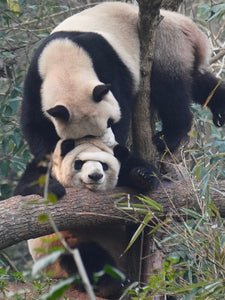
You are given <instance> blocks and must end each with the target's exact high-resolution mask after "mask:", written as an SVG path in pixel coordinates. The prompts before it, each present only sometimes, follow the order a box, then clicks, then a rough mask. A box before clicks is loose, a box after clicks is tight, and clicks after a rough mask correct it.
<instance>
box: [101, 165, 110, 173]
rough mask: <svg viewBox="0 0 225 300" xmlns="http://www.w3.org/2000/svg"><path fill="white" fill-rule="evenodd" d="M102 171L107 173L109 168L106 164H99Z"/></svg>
mask: <svg viewBox="0 0 225 300" xmlns="http://www.w3.org/2000/svg"><path fill="white" fill-rule="evenodd" d="M101 164H102V168H103V170H104V171H107V170H108V168H109V166H108V165H107V164H106V163H101Z"/></svg>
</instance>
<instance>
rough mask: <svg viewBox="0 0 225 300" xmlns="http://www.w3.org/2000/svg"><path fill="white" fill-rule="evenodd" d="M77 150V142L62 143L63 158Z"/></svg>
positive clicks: (65, 141)
mask: <svg viewBox="0 0 225 300" xmlns="http://www.w3.org/2000/svg"><path fill="white" fill-rule="evenodd" d="M74 148H75V140H73V139H68V140H64V141H62V143H61V156H62V157H64V156H66V154H67V153H68V152H70V151H71V150H73V149H74Z"/></svg>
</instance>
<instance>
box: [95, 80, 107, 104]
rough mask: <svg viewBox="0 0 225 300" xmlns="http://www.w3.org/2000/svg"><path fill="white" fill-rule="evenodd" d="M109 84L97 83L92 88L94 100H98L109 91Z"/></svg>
mask: <svg viewBox="0 0 225 300" xmlns="http://www.w3.org/2000/svg"><path fill="white" fill-rule="evenodd" d="M110 87H111V85H110V84H100V85H97V86H96V87H95V88H94V90H93V99H94V101H95V102H100V101H101V100H102V99H103V97H104V96H105V95H106V94H107V93H108V92H109V89H110Z"/></svg>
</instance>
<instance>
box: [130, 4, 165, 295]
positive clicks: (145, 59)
mask: <svg viewBox="0 0 225 300" xmlns="http://www.w3.org/2000/svg"><path fill="white" fill-rule="evenodd" d="M137 2H138V4H139V24H138V25H139V37H140V72H141V82H140V89H139V94H138V98H137V100H136V103H135V108H134V115H133V122H132V139H133V151H134V152H135V153H136V154H137V155H138V156H140V157H142V158H144V159H146V160H148V161H151V162H153V163H155V164H156V161H157V160H158V155H157V152H156V149H155V147H154V145H153V143H152V136H153V134H154V128H155V118H154V112H153V110H152V109H151V102H150V80H151V67H152V62H153V57H154V40H155V28H156V27H157V26H158V24H159V22H160V20H161V18H160V11H159V9H160V5H161V2H162V0H137ZM143 240H144V242H143V253H142V263H141V270H140V272H141V282H143V283H147V282H148V278H149V275H150V273H151V271H152V270H153V269H155V268H159V269H160V268H161V263H162V256H161V252H160V251H159V250H157V249H154V244H153V240H152V238H151V237H150V236H149V235H144V239H143ZM159 299H163V298H162V297H161V296H155V297H154V300H159Z"/></svg>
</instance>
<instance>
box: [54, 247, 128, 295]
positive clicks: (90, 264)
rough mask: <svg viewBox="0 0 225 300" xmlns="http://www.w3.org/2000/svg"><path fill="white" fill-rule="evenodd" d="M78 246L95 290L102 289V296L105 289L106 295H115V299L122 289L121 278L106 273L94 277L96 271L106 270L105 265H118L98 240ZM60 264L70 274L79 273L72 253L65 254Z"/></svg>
mask: <svg viewBox="0 0 225 300" xmlns="http://www.w3.org/2000/svg"><path fill="white" fill-rule="evenodd" d="M77 248H78V249H79V252H80V255H81V258H82V261H83V263H84V267H85V269H86V271H87V275H88V277H89V280H90V282H91V283H92V284H93V286H94V288H95V291H97V292H98V291H100V292H101V295H102V296H104V291H105V292H106V293H107V295H105V296H107V299H110V298H111V297H110V296H113V298H114V299H115V295H118V296H119V295H120V294H121V291H122V280H121V279H118V278H113V277H112V276H110V275H108V274H106V273H105V274H104V275H103V276H101V277H99V279H98V280H97V281H95V279H94V275H95V273H97V272H100V271H104V267H105V265H109V266H111V267H116V266H115V262H114V260H113V259H112V257H111V256H110V254H109V253H108V252H107V251H106V250H105V249H103V248H102V247H101V246H100V245H99V244H97V243H96V242H83V243H80V244H79V246H78V247H77ZM60 265H61V267H62V268H63V269H64V270H65V271H66V272H67V273H68V275H69V276H74V275H78V270H77V267H76V264H75V262H74V259H73V257H72V255H70V254H63V255H62V256H61V257H60Z"/></svg>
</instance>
